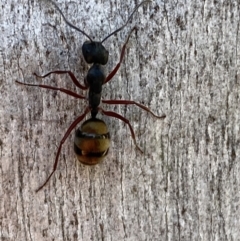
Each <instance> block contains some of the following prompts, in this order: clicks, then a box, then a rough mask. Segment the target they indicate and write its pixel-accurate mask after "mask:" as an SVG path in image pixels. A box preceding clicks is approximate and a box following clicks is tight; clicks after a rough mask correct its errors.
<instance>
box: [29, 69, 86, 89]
mask: <svg viewBox="0 0 240 241" xmlns="http://www.w3.org/2000/svg"><path fill="white" fill-rule="evenodd" d="M33 74H34V75H35V76H36V77H38V78H45V77H47V76H49V75H50V74H68V75H69V76H70V78H71V80H72V82H73V83H74V84H75V85H76V86H77V87H78V88H80V89H82V90H87V89H88V87H87V86H85V85H81V84H80V82H79V81H78V80H77V78H76V77H75V76H74V74H73V73H72V72H71V71H67V70H66V71H65V70H55V71H51V72H49V73H47V74H45V75H38V74H36V73H33Z"/></svg>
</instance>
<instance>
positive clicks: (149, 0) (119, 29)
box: [101, 0, 151, 43]
mask: <svg viewBox="0 0 240 241" xmlns="http://www.w3.org/2000/svg"><path fill="white" fill-rule="evenodd" d="M146 2H151V0H147V1H143V2H141V3H139V4H138V5H137V7H136V8H135V9H134V10H133V12H132V13H131V15H130V16H129V18H128V20H127V22H126V23H125V24H124V25H123V26H122V27H120V28H118V29H117V30H115V31H113V32H112V33H110V34H109V35H108V36H107V37H106V38H104V39H103V40H102V42H101V43H103V42H104V41H105V40H106V39H108V38H109V37H110V36H112V35H114V34H115V33H117V32H119V31H121V30H122V29H123V28H124V27H125V26H126V25H127V24H128V22H129V21H130V20H131V18H132V16H133V14H134V13H135V12H136V11H137V10H138V8H139V7H140V6H142V5H143V4H144V3H146Z"/></svg>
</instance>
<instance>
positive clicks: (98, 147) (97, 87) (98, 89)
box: [16, 0, 166, 192]
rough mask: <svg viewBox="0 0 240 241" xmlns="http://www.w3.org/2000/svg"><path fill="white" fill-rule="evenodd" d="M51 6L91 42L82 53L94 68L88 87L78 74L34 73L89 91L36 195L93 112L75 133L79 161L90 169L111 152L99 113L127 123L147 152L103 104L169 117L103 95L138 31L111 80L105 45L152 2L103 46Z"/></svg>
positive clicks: (87, 78) (124, 46)
mask: <svg viewBox="0 0 240 241" xmlns="http://www.w3.org/2000/svg"><path fill="white" fill-rule="evenodd" d="M50 2H51V3H52V4H53V5H54V6H55V8H56V9H57V10H58V12H59V13H60V14H61V15H62V17H63V19H64V21H65V22H66V24H67V25H68V26H70V27H71V28H74V29H75V30H77V31H79V32H80V33H82V34H83V35H85V36H86V37H87V38H88V39H89V41H86V42H84V44H83V46H82V53H83V56H84V59H85V61H86V62H87V63H88V64H92V66H91V68H90V69H89V70H88V73H87V76H86V77H85V78H84V84H81V83H80V82H79V81H78V80H77V78H76V77H75V76H74V74H73V73H72V72H71V71H65V70H56V71H51V72H49V73H47V74H45V75H43V76H40V75H37V74H36V73H34V75H35V76H36V77H39V78H45V77H47V76H49V75H50V74H68V75H69V76H70V79H71V80H72V82H73V83H74V84H75V85H76V86H77V87H78V88H80V89H82V90H88V98H87V100H88V106H87V107H86V108H85V111H84V112H83V114H82V115H80V116H78V117H77V119H76V120H75V121H74V122H73V123H72V124H71V125H70V127H69V128H68V129H67V131H66V133H65V135H64V136H63V138H62V140H61V142H60V144H59V146H58V150H57V154H56V158H55V162H54V165H53V170H52V172H51V174H50V175H49V177H48V178H47V179H46V181H45V182H44V183H43V184H42V185H41V186H40V187H39V188H38V189H37V190H36V192H38V191H40V190H41V189H42V188H43V187H44V186H45V185H46V184H47V183H48V181H49V180H50V178H51V176H52V175H53V173H54V172H55V170H56V168H57V164H58V160H59V155H60V152H61V149H62V145H63V143H64V142H65V140H66V139H67V137H68V136H69V134H70V133H71V131H72V130H73V129H74V128H75V127H76V126H77V124H78V123H79V122H81V121H82V120H83V118H84V117H85V116H86V115H87V114H88V113H89V112H90V113H91V117H90V118H89V119H88V120H86V121H85V122H84V123H83V124H82V125H81V127H80V128H78V129H77V130H76V133H75V139H74V151H75V154H76V155H77V158H78V160H79V161H80V162H81V163H83V164H86V165H95V164H97V163H99V162H100V161H102V160H103V158H104V157H105V156H106V155H107V154H108V150H109V147H110V134H109V132H108V128H107V125H106V124H105V122H104V121H102V120H100V119H98V118H96V116H97V114H98V112H99V111H100V112H101V113H102V114H104V115H106V116H110V117H115V118H117V119H120V120H122V121H123V122H124V123H126V124H127V125H128V127H129V129H130V132H131V136H132V139H133V142H134V144H135V146H136V148H137V149H138V150H139V151H140V152H141V153H143V151H142V150H141V149H140V147H139V146H138V145H137V142H136V138H135V134H134V131H133V128H132V126H131V124H130V122H129V120H128V119H126V118H125V117H123V116H122V115H120V114H118V113H116V112H113V111H106V110H104V109H103V108H102V107H100V102H102V103H106V104H120V105H136V106H138V107H140V108H141V109H143V110H145V111H147V112H149V113H150V114H152V115H153V116H154V117H156V118H159V119H161V118H165V117H166V116H165V115H162V116H157V115H155V114H154V113H153V112H152V111H151V110H150V109H148V108H147V107H145V106H144V105H141V104H139V103H137V102H135V101H131V100H101V94H102V86H103V85H104V84H106V83H108V82H109V81H110V80H111V79H112V78H113V76H114V75H115V74H116V72H117V71H118V69H119V67H120V65H121V62H122V60H123V57H124V53H125V49H126V45H127V43H128V41H129V38H130V35H131V33H132V32H133V31H134V30H135V29H136V28H135V27H134V28H133V29H132V30H131V31H130V33H129V34H128V37H127V40H126V41H125V43H124V45H123V47H122V50H121V55H120V60H119V62H118V64H117V65H116V66H115V68H114V69H113V70H112V71H111V72H110V74H109V75H108V76H105V74H104V71H103V69H102V65H105V64H107V62H108V55H109V53H108V51H107V50H106V49H105V47H104V46H103V42H104V41H105V40H107V39H108V38H109V37H110V36H112V35H114V34H116V33H117V32H119V31H120V30H122V29H123V28H124V27H125V26H126V25H127V24H128V22H129V21H130V19H131V18H132V16H133V14H134V13H135V12H136V11H137V9H138V8H139V7H140V6H141V5H143V4H144V3H147V2H150V1H149V0H146V1H143V2H141V3H140V4H138V5H137V7H136V8H135V9H134V10H133V12H132V13H131V15H130V16H129V18H128V20H127V22H126V23H125V24H124V25H123V26H122V27H120V28H118V29H117V30H115V31H113V32H112V33H110V34H109V35H108V36H107V37H105V38H104V39H103V40H102V41H101V42H97V41H93V40H92V39H91V38H90V36H88V35H87V34H86V33H85V32H84V31H83V30H81V29H79V28H77V27H76V26H74V25H72V24H71V23H70V22H68V20H67V19H66V18H65V16H64V14H63V13H62V11H61V10H60V8H59V7H58V6H57V4H56V3H54V2H53V1H52V0H50ZM16 82H17V83H18V84H22V85H27V86H37V87H40V88H45V89H51V90H56V91H61V92H63V93H65V94H67V95H69V96H73V97H75V98H77V99H86V97H85V96H83V95H80V94H77V93H75V92H72V91H71V90H68V89H64V88H57V87H53V86H49V85H42V84H26V83H23V82H19V81H16Z"/></svg>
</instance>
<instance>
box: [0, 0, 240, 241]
mask: <svg viewBox="0 0 240 241" xmlns="http://www.w3.org/2000/svg"><path fill="white" fill-rule="evenodd" d="M58 4H59V6H60V8H61V9H62V10H63V12H64V13H66V16H67V18H68V19H69V21H71V22H73V23H74V24H76V25H77V26H79V27H80V28H83V29H84V30H85V31H86V32H87V33H88V34H89V35H90V36H95V39H102V38H103V37H105V36H106V35H107V34H109V33H110V32H111V31H113V30H115V29H116V28H117V27H119V26H121V25H122V24H123V23H124V22H125V21H126V19H127V16H128V15H129V14H130V12H131V11H132V10H133V9H134V7H135V6H136V2H135V1H130V0H126V1H120V0H118V1H94V0H85V1H67V0H66V1H62V0H61V1H58ZM239 16H240V3H239V1H238V0H235V1H234V0H226V1H200V0H187V1H166V2H165V3H164V2H163V1H160V0H156V1H153V2H152V3H149V4H145V5H144V6H143V7H142V8H140V9H139V11H138V12H137V13H136V14H135V15H134V19H133V21H132V23H131V24H129V25H128V26H127V27H126V28H125V29H124V30H123V31H122V32H121V33H118V34H117V35H116V36H115V37H111V38H110V39H109V40H107V41H106V43H105V46H106V47H107V48H108V49H109V51H110V61H109V63H108V65H107V67H106V71H107V72H109V71H110V70H111V69H112V68H113V67H114V65H115V64H116V63H117V61H118V60H119V53H120V49H121V47H122V45H123V43H124V41H125V39H126V36H127V34H128V32H129V31H130V29H131V28H132V27H133V26H137V27H138V31H137V32H134V34H133V35H132V36H131V39H130V41H129V44H128V47H127V51H126V56H125V58H124V61H123V64H122V66H121V69H120V70H119V72H118V74H117V75H116V76H115V77H114V79H113V80H112V82H111V83H109V84H107V85H106V86H104V93H103V97H104V98H123V99H133V100H136V101H138V102H140V103H144V104H145V105H147V106H149V107H150V108H151V109H152V110H153V111H154V112H156V113H157V114H158V115H161V114H163V113H165V114H166V115H167V117H166V119H165V120H163V121H162V120H157V119H156V118H152V117H151V116H150V115H148V114H147V113H145V112H144V111H142V110H140V109H139V108H137V107H134V106H132V107H128V108H124V107H116V108H114V107H113V106H106V107H105V109H112V110H115V111H117V112H119V113H122V114H123V115H124V116H126V117H127V118H129V120H130V121H131V123H132V125H133V127H134V130H135V132H136V137H137V142H138V143H139V145H140V146H141V147H142V148H143V149H144V151H145V154H144V155H141V154H140V153H138V152H137V151H136V150H135V148H134V145H133V142H132V140H131V137H130V133H129V130H128V128H127V126H125V125H124V124H122V123H121V122H120V121H118V120H115V119H110V118H107V117H104V116H103V117H102V118H103V119H104V120H105V121H106V122H107V123H108V125H109V127H110V131H111V136H112V147H111V152H110V153H109V156H108V157H107V158H106V160H105V161H104V162H103V163H102V164H100V165H97V166H94V167H87V166H84V165H81V164H80V163H78V161H77V159H76V157H75V156H74V153H73V149H72V146H73V144H72V143H73V134H72V135H71V136H70V138H69V139H68V140H67V141H66V142H65V144H64V146H63V149H62V153H61V156H60V163H59V165H58V168H57V171H56V173H55V175H54V176H53V177H52V179H51V180H50V182H49V184H48V185H47V186H46V187H45V188H44V190H42V191H40V192H39V193H35V192H34V191H35V190H36V188H37V187H38V186H39V185H41V184H42V183H43V181H44V180H45V178H46V177H47V175H48V174H49V173H50V171H51V169H52V165H53V162H54V158H55V153H56V149H57V146H58V144H59V141H60V139H61V138H62V136H63V134H64V132H65V131H66V129H67V127H68V126H69V125H70V123H71V122H72V121H73V120H74V118H75V117H76V116H77V115H79V114H80V113H82V110H83V108H84V106H85V105H86V103H84V102H82V101H78V100H76V99H74V98H71V97H67V96H66V95H64V94H61V93H56V92H54V91H47V90H43V89H39V88H34V87H33V88H31V87H24V86H20V85H17V84H16V83H15V81H16V80H19V81H25V82H27V83H38V82H40V80H37V79H36V78H35V77H34V76H33V75H32V73H33V72H37V73H40V74H42V73H46V72H48V71H50V70H53V69H66V70H69V69H70V70H72V71H73V72H74V73H75V74H76V76H77V77H78V78H79V79H80V80H83V78H84V75H85V73H86V72H87V69H88V66H87V65H86V64H85V63H84V60H83V57H82V54H81V45H82V43H83V42H84V41H85V40H86V38H85V37H84V36H82V35H81V34H80V33H78V32H76V31H75V30H73V29H70V28H69V27H68V26H66V24H65V23H64V21H63V19H62V18H61V17H60V15H59V13H58V12H56V11H55V9H54V7H53V6H52V5H51V4H48V3H47V2H46V1H27V0H18V1H17V0H1V12H0V26H1V28H0V29H1V41H0V93H1V106H0V112H1V113H0V114H1V115H0V123H1V126H0V144H1V145H0V158H1V161H0V181H1V185H0V237H1V238H0V239H1V240H9V241H10V240H11V241H15V240H22V241H23V240H24V241H28V240H36V241H40V240H41V241H42V240H44V241H45V240H47V241H48V240H49V241H50V240H57V241H61V240H84V241H87V240H137V241H140V240H184V241H186V240H203V241H206V240H207V241H209V240H223V241H226V240H240V238H239V237H240V229H239V227H240V221H239V220H240V218H239V217H240V209H239V208H240V160H239V156H240V153H239V150H240V148H239V145H240V133H239V132H240V130H239V123H240V111H239V108H240V107H239V104H240V101H239V92H240V87H239V86H240V74H239V70H240V60H239V59H240V54H239V48H240V37H239V22H240V19H239V18H240V17H239ZM42 83H45V84H52V85H55V86H59V87H60V86H61V87H65V88H69V89H72V90H76V88H75V87H74V86H73V84H72V83H71V81H70V80H69V77H68V76H56V75H55V76H54V75H53V76H51V77H49V78H47V79H45V80H43V81H42ZM80 93H82V92H81V91H80Z"/></svg>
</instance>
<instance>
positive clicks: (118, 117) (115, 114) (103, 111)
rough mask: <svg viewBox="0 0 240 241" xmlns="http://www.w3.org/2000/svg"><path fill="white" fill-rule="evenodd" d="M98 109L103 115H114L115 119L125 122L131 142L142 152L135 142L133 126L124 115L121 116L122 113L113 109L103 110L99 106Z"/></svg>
mask: <svg viewBox="0 0 240 241" xmlns="http://www.w3.org/2000/svg"><path fill="white" fill-rule="evenodd" d="M99 109H100V110H101V111H102V113H103V114H104V115H107V116H111V117H115V118H117V119H120V120H122V121H123V122H124V123H126V124H127V125H128V127H129V129H130V132H131V135H132V139H133V142H134V144H135V146H136V148H137V149H138V150H139V151H140V152H141V153H143V151H142V150H141V148H140V147H139V146H138V144H137V142H136V138H135V133H134V131H133V128H132V126H131V124H130V122H129V120H128V119H126V118H125V117H123V116H122V115H119V114H118V113H116V112H113V111H105V110H103V109H102V108H100V107H99Z"/></svg>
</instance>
